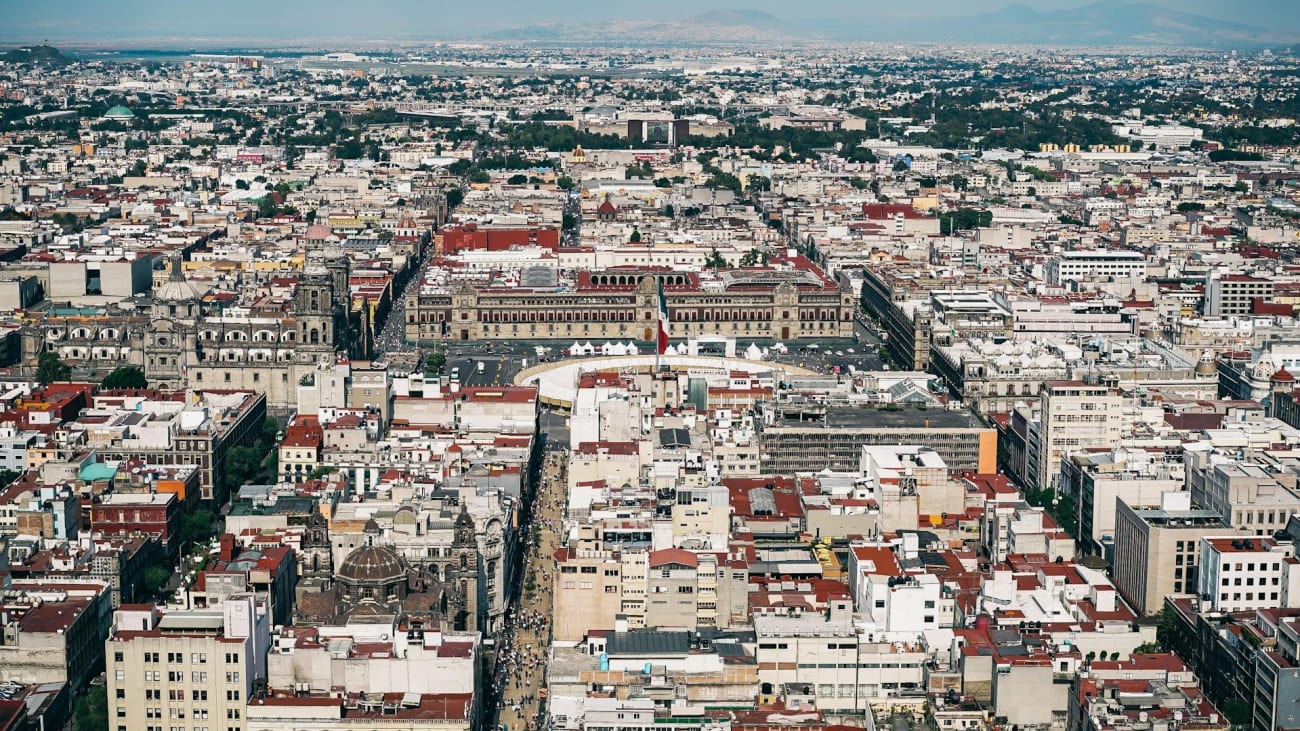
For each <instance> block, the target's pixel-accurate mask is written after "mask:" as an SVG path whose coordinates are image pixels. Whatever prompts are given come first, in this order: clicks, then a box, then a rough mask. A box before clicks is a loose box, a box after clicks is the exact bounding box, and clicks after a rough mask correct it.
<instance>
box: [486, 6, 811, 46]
mask: <svg viewBox="0 0 1300 731" xmlns="http://www.w3.org/2000/svg"><path fill="white" fill-rule="evenodd" d="M803 36H804V34H801V33H798V32H794V33H792V32H791V30H790V28H789V25H788V23H786V22H785V21H782V20H781V19H779V18H777V17H775V16H772V15H769V14H767V13H764V12H761V11H758V10H715V11H711V12H708V13H701V14H699V15H696V16H693V17H691V18H686V19H682V20H604V21H588V22H584V23H581V24H576V23H545V24H541V25H530V26H524V27H520V28H507V29H504V30H499V31H495V32H492V33H489V34H488V35H487V38H488V39H490V40H497V41H542V42H546V41H550V42H557V43H614V44H622V43H627V44H647V45H670V44H673V43H718V42H722V43H753V42H759V41H773V42H780V41H791V40H797V39H798V38H801V37H803Z"/></svg>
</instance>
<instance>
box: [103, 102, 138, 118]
mask: <svg viewBox="0 0 1300 731" xmlns="http://www.w3.org/2000/svg"><path fill="white" fill-rule="evenodd" d="M104 119H135V112H133V111H131V110H130V109H127V108H126V107H124V106H122V105H121V104H119V105H117V106H115V107H111V108H110V109H109V110H108V111H107V112H104Z"/></svg>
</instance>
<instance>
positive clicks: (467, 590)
mask: <svg viewBox="0 0 1300 731" xmlns="http://www.w3.org/2000/svg"><path fill="white" fill-rule="evenodd" d="M474 533H475V527H474V518H473V517H471V516H470V514H469V508H468V506H466V504H465V503H464V502H462V503H461V505H460V515H457V516H456V527H455V533H454V536H453V538H452V542H451V550H452V554H453V555H455V561H456V563H455V564H454V566H455V572H454V576H455V579H454V581H455V582H456V584H455V597H456V607H455V609H454V610H450V611H449V612H448V617H447V619H448V620H450V622H449V624H450V626H451V629H453V630H455V631H458V632H474V631H477V630H478V541H477V539H476V538H475V536H474Z"/></svg>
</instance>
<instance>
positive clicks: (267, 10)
mask: <svg viewBox="0 0 1300 731" xmlns="http://www.w3.org/2000/svg"><path fill="white" fill-rule="evenodd" d="M1013 1H1014V0H927V1H926V2H922V3H918V2H903V1H901V0H811V1H805V2H791V1H790V0H653V1H652V2H631V1H630V0H614V1H613V2H611V0H481V1H480V2H467V1H466V0H454V1H451V2H448V0H202V1H200V0H0V18H3V22H0V37H3V38H4V39H6V40H10V41H21V42H30V41H36V40H40V39H42V38H46V37H48V38H50V39H51V40H52V41H55V40H81V41H93V40H104V41H107V40H114V39H136V40H140V41H147V40H150V39H153V40H158V41H160V42H161V41H163V40H166V39H180V38H194V39H207V40H218V39H253V38H261V39H266V38H284V39H306V38H324V37H350V38H383V37H394V36H401V37H406V38H412V37H425V38H429V39H438V38H455V37H462V36H465V35H468V34H473V33H477V32H481V31H484V30H492V29H496V28H502V27H516V26H519V25H526V24H532V23H544V22H565V23H572V22H581V21H583V20H584V19H611V18H645V19H656V20H661V19H670V18H689V17H691V16H693V15H695V14H697V13H700V12H702V11H706V10H719V9H732V8H745V9H753V10H762V11H765V12H768V13H771V14H773V15H775V16H777V17H780V18H785V19H791V20H798V19H799V16H800V15H802V16H804V17H807V18H814V19H819V20H825V19H834V18H843V19H846V20H850V19H851V20H860V21H868V20H870V19H874V18H879V19H881V20H889V21H899V20H904V19H909V20H910V19H915V20H917V21H920V22H924V21H925V19H926V18H933V17H942V16H962V15H971V14H976V13H982V12H987V11H990V10H996V9H999V8H1001V7H1004V6H1006V5H1008V4H1011V3H1012V2H1013ZM1108 1H1110V2H1124V3H1126V2H1128V0H1108ZM1019 2H1020V4H1024V5H1028V6H1031V7H1033V8H1035V9H1040V10H1050V9H1058V8H1070V7H1077V6H1079V5H1085V4H1088V0H1019ZM1148 2H1150V3H1151V4H1155V5H1163V6H1166V7H1170V8H1175V9H1178V10H1181V11H1184V12H1193V13H1199V14H1202V15H1207V16H1211V17H1215V18H1223V19H1228V20H1235V21H1237V22H1241V23H1249V24H1253V25H1259V26H1261V27H1265V28H1271V29H1273V30H1274V31H1285V32H1297V33H1300V0H1148Z"/></svg>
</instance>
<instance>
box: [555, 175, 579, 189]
mask: <svg viewBox="0 0 1300 731" xmlns="http://www.w3.org/2000/svg"><path fill="white" fill-rule="evenodd" d="M574 185H575V183H574V182H573V178H570V177H569V176H567V175H561V176H560V177H558V178H556V179H555V187H557V188H559V189H560V190H573V187H574Z"/></svg>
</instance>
